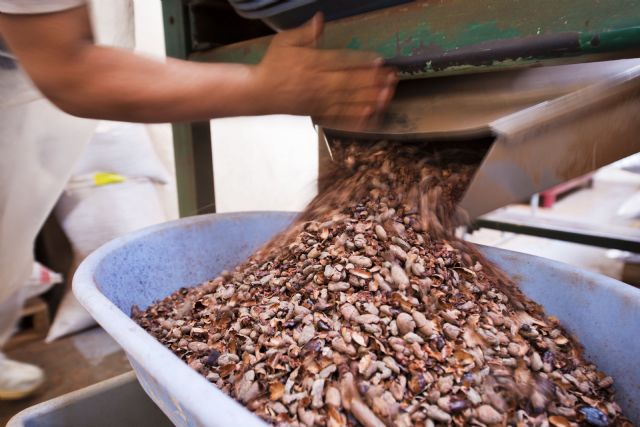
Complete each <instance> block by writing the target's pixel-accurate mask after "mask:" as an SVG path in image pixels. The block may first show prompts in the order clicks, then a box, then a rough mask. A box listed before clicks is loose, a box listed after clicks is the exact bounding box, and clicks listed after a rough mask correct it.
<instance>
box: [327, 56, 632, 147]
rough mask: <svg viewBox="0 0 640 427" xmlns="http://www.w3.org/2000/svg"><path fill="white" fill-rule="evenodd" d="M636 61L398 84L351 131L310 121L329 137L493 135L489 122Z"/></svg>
mask: <svg viewBox="0 0 640 427" xmlns="http://www.w3.org/2000/svg"><path fill="white" fill-rule="evenodd" d="M638 64H640V60H635V59H631V60H619V61H607V62H602V63H590V64H574V65H565V66H556V67H538V68H531V69H524V70H511V71H504V72H501V73H484V74H478V75H475V76H474V77H473V78H472V79H470V78H468V77H465V76H451V77H442V78H436V79H422V80H409V81H403V82H401V83H400V85H399V86H398V90H397V93H396V96H395V97H394V99H393V101H392V102H391V104H390V105H389V109H388V110H387V112H386V114H385V115H384V117H383V118H382V120H381V121H379V122H372V123H369V124H368V125H366V126H365V127H364V128H360V129H358V130H357V131H353V130H352V129H349V128H345V127H341V126H339V125H338V126H336V125H334V124H332V123H328V122H326V121H316V123H317V124H318V125H320V126H322V127H323V128H324V130H325V132H326V133H327V134H328V135H329V136H339V137H348V138H354V139H368V140H371V139H379V138H388V139H393V140H442V139H468V140H471V139H475V138H485V137H488V136H491V135H493V130H492V128H491V122H493V121H494V120H498V119H500V118H502V117H506V116H508V115H510V114H513V113H516V112H518V111H520V110H523V109H525V108H528V107H531V106H533V105H536V104H539V103H542V102H546V101H549V100H552V99H554V98H558V97H559V96H562V95H566V94H568V93H571V92H573V91H576V90H579V89H581V88H584V87H586V86H588V85H590V84H594V83H596V82H598V81H602V80H606V79H607V78H608V77H609V76H611V75H615V74H617V73H620V72H622V71H625V70H627V69H629V68H631V67H633V66H634V65H638Z"/></svg>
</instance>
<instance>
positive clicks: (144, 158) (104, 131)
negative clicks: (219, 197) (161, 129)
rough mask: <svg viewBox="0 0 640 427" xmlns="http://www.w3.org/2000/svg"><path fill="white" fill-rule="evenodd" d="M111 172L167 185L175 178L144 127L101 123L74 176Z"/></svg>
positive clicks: (132, 124) (129, 124)
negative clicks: (158, 154) (157, 153)
mask: <svg viewBox="0 0 640 427" xmlns="http://www.w3.org/2000/svg"><path fill="white" fill-rule="evenodd" d="M95 172H109V173H114V174H118V175H123V176H125V177H145V178H149V179H151V180H153V181H155V182H157V183H159V184H167V183H168V182H169V181H170V180H171V177H170V176H169V174H168V173H167V171H166V170H165V169H164V167H163V166H162V163H161V162H160V159H159V158H158V156H157V155H156V152H155V150H154V148H153V145H152V143H151V138H150V137H149V133H148V132H147V129H146V127H145V126H144V125H141V124H134V123H121V122H100V123H99V124H98V128H97V129H96V132H95V134H94V135H93V137H92V138H91V142H90V143H89V145H87V148H86V149H85V151H84V153H82V156H81V157H80V160H79V161H78V162H77V163H76V166H75V168H74V169H73V176H74V177H78V176H81V175H87V174H93V173H95Z"/></svg>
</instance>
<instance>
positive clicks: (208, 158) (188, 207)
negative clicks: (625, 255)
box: [162, 0, 216, 217]
mask: <svg viewBox="0 0 640 427" xmlns="http://www.w3.org/2000/svg"><path fill="white" fill-rule="evenodd" d="M162 13H163V20H164V35H165V43H166V51H167V56H170V57H173V58H179V59H189V55H190V54H191V53H192V50H191V49H192V42H191V23H190V17H189V11H188V8H187V7H186V6H185V5H184V3H183V2H182V0H162ZM173 150H174V156H175V168H176V184H177V188H178V207H179V211H180V216H181V217H185V216H191V215H199V214H205V213H214V212H215V211H216V199H215V185H214V176H213V152H212V146H211V128H210V123H209V122H208V121H207V122H194V123H174V124H173Z"/></svg>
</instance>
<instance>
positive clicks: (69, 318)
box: [47, 179, 166, 342]
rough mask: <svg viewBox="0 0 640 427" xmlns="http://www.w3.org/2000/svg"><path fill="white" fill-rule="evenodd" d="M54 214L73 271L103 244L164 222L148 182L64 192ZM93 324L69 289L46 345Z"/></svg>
mask: <svg viewBox="0 0 640 427" xmlns="http://www.w3.org/2000/svg"><path fill="white" fill-rule="evenodd" d="M55 214H56V217H57V218H58V221H59V222H60V224H61V225H62V228H63V230H64V231H65V233H66V235H67V236H68V238H69V241H70V242H71V245H72V248H73V254H74V269H75V267H77V266H78V265H79V264H80V262H81V261H82V260H83V259H84V258H85V257H86V256H87V255H89V254H90V253H91V252H93V251H94V250H96V249H97V248H99V247H100V246H102V245H103V244H104V243H107V242H109V241H110V240H113V239H115V238H116V237H119V236H122V235H124V234H127V233H130V232H132V231H135V230H138V229H140V228H144V227H147V226H150V225H154V224H158V223H161V222H164V221H165V220H166V218H165V215H164V211H163V209H162V206H161V204H160V201H159V198H158V194H157V192H156V189H155V186H154V184H153V183H152V182H151V181H150V180H148V179H134V180H127V181H125V182H123V183H117V184H110V185H104V186H100V187H94V186H84V187H77V186H76V187H75V188H72V189H67V190H65V192H64V194H63V195H62V197H61V198H60V201H59V202H58V205H57V206H56V209H55ZM94 324H95V321H94V320H93V318H92V317H91V316H90V315H89V313H87V312H86V311H85V309H84V308H83V307H82V306H81V305H80V303H78V301H77V300H76V299H75V297H74V296H73V293H72V292H71V291H70V290H69V291H68V292H67V294H66V295H65V296H64V298H63V300H62V303H61V304H60V308H59V309H58V313H57V314H56V318H55V320H54V322H53V325H52V326H51V329H50V330H49V334H48V336H47V342H51V341H53V340H55V339H57V338H60V337H62V336H64V335H68V334H71V333H75V332H78V331H80V330H82V329H85V328H87V327H89V326H92V325H94Z"/></svg>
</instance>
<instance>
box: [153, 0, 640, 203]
mask: <svg viewBox="0 0 640 427" xmlns="http://www.w3.org/2000/svg"><path fill="white" fill-rule="evenodd" d="M163 7H164V20H165V34H166V41H167V52H168V54H169V55H170V56H174V57H177V58H183V59H188V60H193V61H202V62H238V63H258V62H259V61H260V59H261V57H262V55H263V54H264V52H265V50H266V48H267V46H268V44H269V42H270V37H271V36H270V35H271V34H272V31H271V30H270V29H269V28H268V27H266V26H264V25H263V24H261V23H260V22H259V21H250V20H244V19H242V18H239V17H238V16H237V15H235V14H234V13H233V10H231V8H230V7H229V6H228V5H227V4H226V1H224V0H163ZM319 47H320V48H327V49H335V48H347V49H356V50H368V51H375V52H378V53H379V54H380V55H381V56H382V57H384V58H385V60H386V61H387V63H388V64H391V65H393V66H395V67H397V68H398V70H399V72H400V76H401V79H402V80H403V82H401V84H400V87H399V91H398V93H399V95H398V97H397V99H396V100H394V102H393V103H392V106H391V109H390V112H389V114H387V117H385V119H384V123H383V124H382V125H379V126H378V127H377V128H372V129H367V130H366V131H365V132H360V134H357V133H356V134H353V133H349V130H348V129H327V131H328V132H329V133H331V132H335V133H337V134H340V133H342V134H345V133H346V134H348V135H350V136H353V137H357V136H359V135H361V136H363V137H367V136H369V137H371V136H375V137H380V136H381V135H382V136H384V135H393V136H394V137H396V138H397V139H411V138H414V139H415V138H423V139H429V138H442V137H443V136H445V137H446V135H453V136H455V137H456V138H460V137H461V135H464V136H465V137H466V138H470V139H474V138H475V139H477V138H487V137H492V138H494V139H495V141H496V142H495V144H494V147H493V148H492V149H491V150H490V151H489V154H488V156H487V159H486V160H485V163H483V166H482V167H481V171H482V172H486V173H485V174H484V178H486V179H485V180H484V181H482V180H481V179H480V178H482V176H480V175H482V174H479V177H478V180H477V183H478V185H476V186H473V185H472V188H473V189H478V191H480V190H482V189H483V188H486V186H487V185H492V186H496V185H498V186H500V185H501V183H503V182H507V181H510V179H509V178H510V177H506V176H505V173H506V172H505V171H506V170H507V169H508V170H509V171H513V170H514V169H515V167H516V166H517V168H518V169H519V170H520V171H526V174H527V175H528V176H525V177H524V178H522V177H521V178H522V179H524V180H525V181H527V179H528V181H527V182H526V183H524V184H522V185H521V186H520V187H519V188H504V189H502V190H504V191H502V194H503V197H501V198H500V201H498V200H494V201H491V203H489V202H487V201H486V200H485V197H483V196H481V195H479V193H478V192H475V193H474V194H472V195H470V197H469V200H473V204H474V206H480V205H482V206H483V207H482V209H480V208H479V209H477V211H478V212H477V214H481V213H485V212H487V209H489V208H490V207H491V206H494V205H495V204H496V203H499V202H500V203H507V202H508V201H509V200H512V199H513V198H514V197H516V196H517V195H522V194H524V193H525V192H534V190H536V189H537V190H536V191H539V189H540V186H543V185H548V184H551V183H554V182H556V181H558V180H560V179H568V178H570V177H571V176H573V175H575V174H578V173H584V172H585V171H587V170H593V168H595V167H597V166H601V165H603V164H605V163H606V162H611V161H615V160H616V159H618V158H621V157H623V156H625V155H629V154H630V153H633V152H636V151H640V142H637V143H636V141H635V140H636V139H637V138H634V136H635V134H637V133H635V132H640V129H636V127H633V126H628V125H627V124H628V123H629V122H633V121H634V120H632V118H633V115H634V114H635V112H636V111H637V112H639V113H638V114H640V105H639V104H638V103H637V102H626V101H624V100H625V99H627V98H631V99H634V98H638V99H640V90H639V87H640V84H638V82H640V68H637V69H634V68H633V66H634V65H636V64H633V63H629V64H626V65H625V64H623V65H621V66H620V67H618V68H616V67H613V68H611V69H608V68H607V69H605V68H602V66H601V65H599V64H602V63H600V62H598V63H597V64H598V65H594V66H592V67H591V68H590V69H589V70H588V72H586V74H585V71H584V70H583V69H581V68H575V69H571V68H569V69H567V68H564V70H563V71H561V72H558V73H556V74H553V73H552V74H551V75H549V74H548V73H547V74H544V73H543V74H540V73H537V72H535V71H534V72H528V71H521V70H526V69H529V68H530V67H534V66H539V65H561V64H575V63H587V62H594V61H604V60H613V59H620V58H635V57H640V54H639V52H640V0H600V1H595V0H594V1H585V0H536V1H531V0H444V1H443V0H420V1H412V2H408V3H405V4H401V5H398V6H393V7H389V8H385V9H380V10H375V11H373V12H368V13H365V14H361V15H356V16H351V17H348V18H345V19H341V20H337V21H333V22H329V23H327V25H326V29H325V34H324V36H323V38H322V40H321V43H320V46H319ZM552 68H556V67H550V68H549V69H552ZM561 68H562V67H561ZM492 71H502V73H497V74H496V73H489V72H492ZM470 74H473V75H474V76H473V78H471V77H469V75H470ZM493 75H499V76H500V77H492V76H493ZM574 75H575V76H576V77H575V80H576V81H575V84H572V83H571V80H572V79H573V76H574ZM580 76H582V77H580ZM585 76H586V77H585ZM432 77H438V78H436V79H433V78H432ZM557 78H560V79H561V80H563V82H564V84H563V85H562V86H560V85H555V84H553V82H554V79H557ZM461 79H462V80H461ZM603 80H605V81H608V83H607V82H603ZM461 81H467V82H468V81H474V82H476V83H475V87H466V86H465V84H464V83H461ZM514 81H518V82H520V83H521V84H520V86H517V85H514V83H513V82H514ZM532 82H533V83H532ZM549 82H552V84H550V83H549ZM485 85H489V86H491V85H493V86H492V87H494V88H495V90H496V91H497V92H499V95H500V96H501V97H497V98H495V99H497V100H498V101H499V102H498V101H495V99H494V105H493V107H492V108H494V110H491V109H490V108H488V107H485V106H484V105H479V106H476V111H475V113H476V114H480V113H479V112H482V114H480V115H479V116H478V117H480V118H478V120H477V121H478V122H477V123H476V125H477V126H476V127H475V128H472V130H474V132H475V133H474V132H471V133H469V132H468V131H469V129H471V128H469V129H466V128H465V129H462V130H463V131H465V132H467V133H464V132H462V133H460V132H457V133H456V132H450V131H451V129H448V130H447V132H449V133H447V132H444V131H442V129H440V128H438V126H439V125H437V124H434V120H431V119H430V117H436V116H437V114H436V113H438V112H442V111H444V110H446V109H447V108H449V110H451V111H453V110H456V111H459V110H460V108H458V106H457V105H456V104H455V102H456V101H455V99H457V100H458V101H457V102H461V104H460V105H461V106H462V107H464V108H462V113H465V112H466V111H467V110H466V108H467V106H468V104H469V101H468V100H469V99H470V98H469V97H470V94H472V93H474V91H475V93H476V95H477V96H478V98H476V101H477V99H479V98H481V97H482V95H483V93H484V94H485V99H486V98H487V96H486V93H485V92H483V91H484V87H485ZM527 85H528V86H527ZM518 87H528V88H529V89H528V90H526V91H523V90H519V89H518ZM443 88H444V89H443ZM479 88H480V89H481V90H479ZM504 88H507V90H504ZM509 91H511V92H509ZM518 92H520V93H519V94H518ZM574 92H575V93H574ZM434 93H436V94H439V97H434V96H433V94H434ZM453 94H455V95H456V96H453ZM516 95H518V96H516ZM454 98H455V99H454ZM443 99H444V101H443ZM460 100H462V101H460ZM465 100H466V101H465ZM586 104H588V105H586ZM541 105H543V107H540V106H541ZM585 105H586V106H585ZM587 107H588V108H587ZM541 108H542V109H541ZM487 110H491V111H494V112H495V115H493V116H491V115H490V114H489V115H487V114H486V111H487ZM614 113H615V114H617V115H616V116H615V117H612V116H608V115H611V114H614ZM607 120H609V122H608V123H611V120H615V121H616V122H617V123H619V124H620V123H623V124H624V125H620V126H618V127H617V130H618V131H617V132H610V131H609V130H607V129H606V127H607ZM635 121H637V120H635ZM407 122H408V123H409V125H407ZM596 123H597V126H600V128H595V126H596ZM454 127H455V126H454ZM550 129H552V130H556V131H557V132H556V134H554V133H553V132H551V131H550ZM568 129H569V130H568ZM576 129H582V131H581V132H573V131H572V130H576ZM598 129H599V130H600V131H598ZM453 130H454V131H460V130H461V128H460V126H458V127H456V128H455V129H453ZM540 130H542V131H544V132H542V131H540ZM545 132H546V133H545ZM614 134H615V135H616V138H617V139H618V142H617V143H612V144H614V145H615V147H614V148H612V149H606V150H604V149H602V147H603V146H607V144H605V142H606V141H602V140H601V139H596V137H597V138H604V139H606V140H611V138H612V137H613V135H614ZM536 135H537V136H536ZM608 135H611V136H608ZM543 138H544V139H543ZM514 140H518V141H522V140H530V141H531V142H529V143H528V144H527V145H525V144H520V145H514V142H513V141H514ZM583 140H584V141H586V142H585V143H584V145H583V147H582V148H581V149H580V150H578V151H579V152H581V153H584V154H582V155H578V156H577V157H578V161H576V159H575V158H574V157H576V156H575V155H574V154H575V153H573V152H572V151H571V150H574V151H575V143H577V142H580V143H582V141H583ZM568 141H573V143H574V146H573V148H571V149H570V148H566V149H564V148H561V147H562V146H561V145H559V144H561V143H563V144H568V143H569V142H568ZM576 141H577V142H576ZM623 143H624V144H626V145H624V147H622V148H620V147H621V145H622V144H623ZM174 144H175V154H176V169H177V178H178V191H179V199H180V200H179V202H180V212H181V215H183V216H185V215H192V214H196V213H205V212H212V211H214V210H215V196H214V191H213V170H212V162H211V136H210V131H209V123H189V124H186V123H183V124H175V125H174ZM554 144H555V145H554ZM616 144H617V145H616ZM542 145H545V147H547V148H548V147H550V146H552V147H556V148H555V149H558V150H560V151H561V152H562V151H564V152H565V154H566V156H564V157H563V156H555V157H557V161H556V163H555V165H552V166H549V167H553V168H555V169H554V170H551V169H549V168H547V169H545V170H541V169H540V170H533V169H532V168H531V166H530V164H524V163H521V164H518V163H517V162H515V163H514V164H511V165H508V167H504V165H505V164H507V163H509V162H508V161H506V160H505V159H513V158H516V157H517V156H518V155H521V154H523V153H527V156H528V159H529V160H531V159H533V158H535V157H536V156H535V154H532V153H534V152H535V150H533V151H532V149H531V147H538V146H539V147H541V146H542ZM514 147H517V149H514ZM567 147H568V146H567ZM598 150H600V151H598ZM604 153H614V154H612V155H604ZM596 154H598V156H597V161H595V160H594V159H595V156H596ZM600 154H602V155H600ZM570 155H571V156H573V157H571V158H570ZM505 156H506V157H505ZM505 162H506V163H505ZM567 163H571V164H573V165H574V167H573V168H568V169H567V168H566V167H565V168H564V169H563V168H562V167H560V165H561V164H567ZM576 165H577V166H576ZM496 168H497V169H496ZM500 168H502V169H500ZM559 170H562V171H561V172H558V171H559ZM509 173H511V172H509ZM534 175H535V176H537V178H536V179H534V178H535V177H534ZM496 176H499V177H500V178H499V179H498V178H496ZM540 176H542V177H543V178H544V179H540ZM532 177H533V178H532ZM494 193H496V194H497V193H498V192H494ZM494 207H496V206H494ZM474 216H475V215H474Z"/></svg>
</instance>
